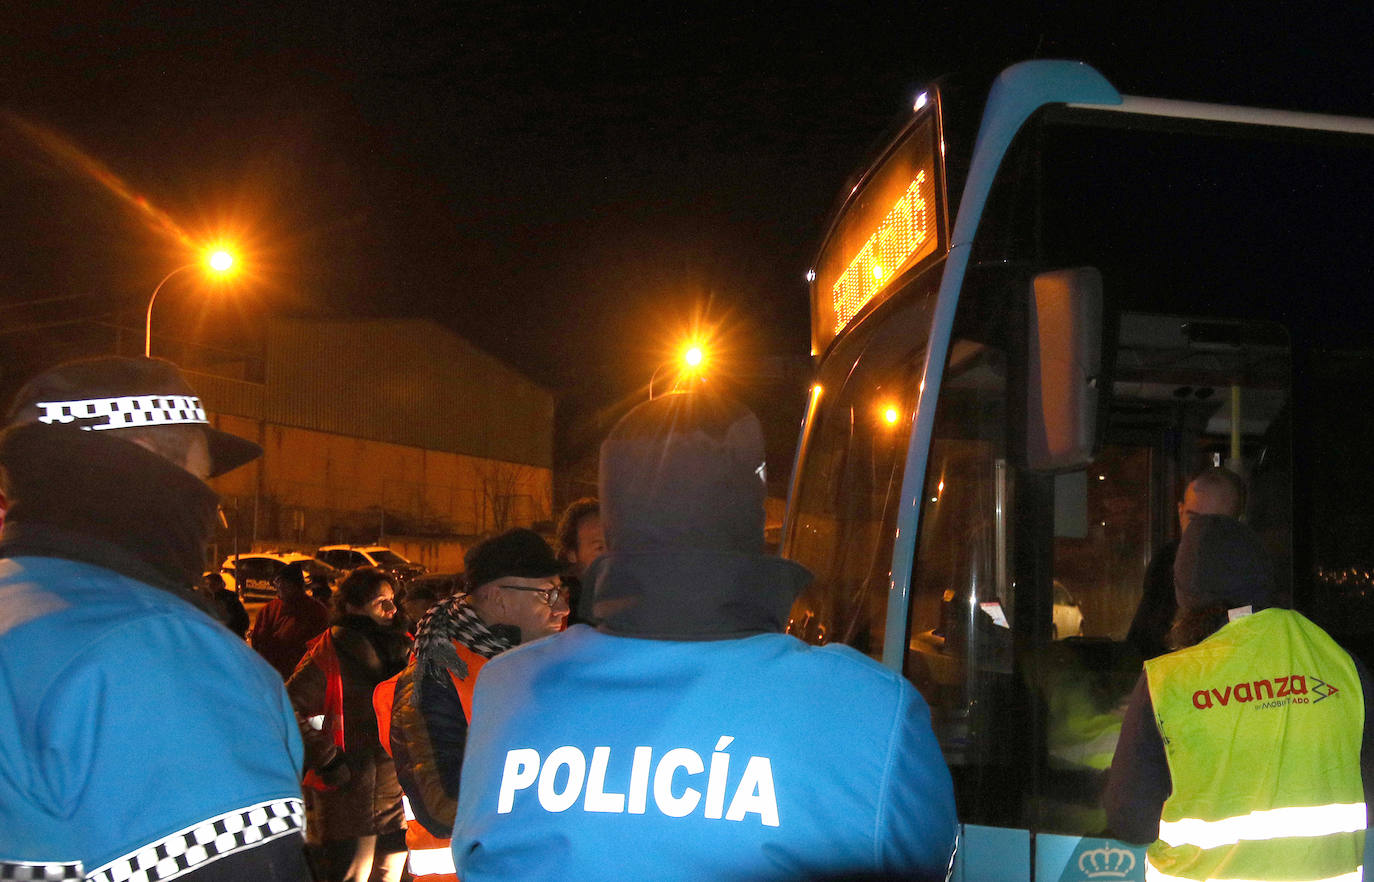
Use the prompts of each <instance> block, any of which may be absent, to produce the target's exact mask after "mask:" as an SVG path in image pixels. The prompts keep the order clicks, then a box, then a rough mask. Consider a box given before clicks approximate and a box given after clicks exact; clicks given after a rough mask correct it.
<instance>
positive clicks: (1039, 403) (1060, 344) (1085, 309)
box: [1026, 266, 1103, 472]
mask: <svg viewBox="0 0 1374 882" xmlns="http://www.w3.org/2000/svg"><path fill="white" fill-rule="evenodd" d="M1028 302H1029V310H1030V315H1029V316H1028V322H1027V328H1026V360H1027V368H1026V467H1027V468H1029V469H1032V470H1034V471H1046V472H1060V471H1065V470H1069V469H1080V468H1083V467H1084V466H1086V465H1087V464H1088V463H1090V462H1092V459H1093V455H1094V454H1095V453H1096V452H1097V451H1096V447H1097V438H1098V432H1097V410H1098V402H1099V400H1100V398H1101V394H1100V393H1101V389H1100V386H1101V383H1102V382H1103V376H1102V274H1101V273H1100V272H1098V271H1097V269H1096V268H1094V267H1090V266H1088V267H1076V268H1073V269H1062V270H1052V271H1050V272H1044V273H1040V274H1039V275H1037V276H1036V277H1035V278H1034V279H1032V280H1031V291H1030V298H1029V301H1028Z"/></svg>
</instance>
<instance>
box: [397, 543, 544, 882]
mask: <svg viewBox="0 0 1374 882" xmlns="http://www.w3.org/2000/svg"><path fill="white" fill-rule="evenodd" d="M465 563H466V578H467V584H468V586H469V592H468V593H467V594H466V595H457V596H454V597H450V598H449V599H447V600H445V601H443V602H441V603H439V604H438V605H437V606H435V607H434V608H432V609H431V610H430V611H429V613H427V614H426V615H425V617H424V618H422V619H421V620H420V622H419V624H418V625H417V626H416V632H415V647H414V654H413V656H412V658H411V661H410V664H409V665H407V666H406V669H405V670H404V671H402V672H401V673H400V674H398V675H397V676H395V677H392V678H391V679H390V680H387V681H386V682H384V683H382V684H381V685H380V686H378V687H377V691H376V693H375V694H374V696H373V704H374V706H375V708H376V711H377V727H378V731H379V733H381V739H382V746H383V747H385V748H387V749H388V750H389V751H390V752H391V755H392V756H393V757H394V758H395V761H396V774H397V777H398V778H399V779H400V781H401V787H402V789H403V790H404V791H405V795H406V800H407V802H408V804H409V809H410V811H409V812H407V819H408V825H407V829H406V846H407V848H408V849H409V850H410V872H411V873H412V874H413V875H414V877H415V878H416V879H417V880H425V882H438V880H452V879H455V876H454V874H453V856H452V854H451V853H450V852H449V842H448V839H449V836H450V835H451V833H452V831H453V819H454V815H455V814H456V812H457V808H458V780H459V774H460V772H461V771H462V767H463V750H464V747H465V745H466V743H467V731H468V721H469V720H471V718H472V689H473V685H474V684H475V683H476V680H477V673H478V671H480V670H481V668H482V666H483V665H484V664H486V661H487V659H490V658H492V657H493V656H495V655H498V654H499V653H502V652H504V651H506V650H507V649H510V648H511V647H513V646H515V645H516V644H519V643H528V642H530V641H533V640H536V639H538V638H540V637H545V636H548V635H550V634H554V633H556V632H558V631H561V630H562V629H563V626H564V622H565V620H566V619H567V616H568V604H567V596H566V594H565V592H564V589H563V587H562V586H561V585H560V583H559V579H558V574H559V572H561V570H562V566H561V565H560V564H559V562H558V560H557V559H556V558H555V557H554V555H553V551H552V550H551V549H550V548H549V546H548V543H546V542H545V541H544V540H543V539H542V538H541V537H540V536H539V534H538V533H535V532H534V531H533V530H525V529H516V530H510V531H508V532H506V533H502V534H501V535H499V536H496V537H495V538H492V539H488V540H487V541H485V542H483V543H481V544H480V545H477V546H475V547H473V548H472V549H471V550H470V551H469V552H468V554H467V556H466V560H465Z"/></svg>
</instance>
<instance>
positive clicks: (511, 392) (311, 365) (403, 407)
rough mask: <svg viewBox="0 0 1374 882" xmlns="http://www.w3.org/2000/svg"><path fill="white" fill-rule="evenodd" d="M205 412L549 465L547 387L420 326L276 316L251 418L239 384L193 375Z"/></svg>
mask: <svg viewBox="0 0 1374 882" xmlns="http://www.w3.org/2000/svg"><path fill="white" fill-rule="evenodd" d="M193 381H194V382H196V383H197V389H198V391H200V392H201V395H202V398H204V399H205V401H206V405H207V407H209V408H210V409H212V410H214V411H217V412H221V413H235V414H241V415H243V416H254V417H256V418H258V419H265V420H266V421H267V422H269V423H276V424H278V425H285V426H298V427H300V428H305V429H313V430H316V431H321V432H332V433H335V434H339V435H347V436H351V437H354V438H366V439H370V440H375V441H386V442H389V443H393V444H404V445H408V446H411V447H420V448H424V449H427V450H439V451H447V452H450V453H462V454H467V455H469V456H478V457H483V458H488V459H496V460H504V461H506V462H515V463H522V464H526V465H533V466H539V467H542V468H551V467H552V465H553V418H554V398H553V394H552V393H551V392H549V391H548V390H547V389H544V388H543V387H541V386H539V385H537V384H535V383H534V382H533V381H531V380H529V379H528V378H526V377H524V376H523V375H521V374H519V373H518V372H516V371H515V370H513V369H511V368H510V367H508V366H506V365H505V364H503V363H502V362H500V361H499V360H497V359H496V358H493V357H492V356H490V355H487V354H486V353H485V352H482V351H481V350H479V349H477V348H476V347H474V346H473V345H472V344H470V343H468V342H467V341H465V340H463V339H461V338H460V337H458V336H456V335H455V334H452V333H450V332H449V331H446V330H444V329H443V328H441V327H439V326H438V325H436V324H434V323H432V322H428V321H421V320H366V319H359V320H321V319H308V320H306V319H301V320H293V319H274V320H272V321H271V322H270V323H269V325H268V330H267V353H266V385H265V386H263V387H256V388H260V389H262V390H263V391H262V393H261V396H262V397H261V400H260V403H258V404H257V408H258V410H257V412H256V413H249V412H247V411H248V410H249V409H251V408H253V407H254V406H255V402H254V401H253V400H252V396H251V395H250V394H247V392H246V391H245V390H243V389H239V388H237V387H239V386H252V385H253V384H244V383H237V382H235V381H223V380H216V379H215V378H203V377H200V376H197V377H195V378H194V379H193Z"/></svg>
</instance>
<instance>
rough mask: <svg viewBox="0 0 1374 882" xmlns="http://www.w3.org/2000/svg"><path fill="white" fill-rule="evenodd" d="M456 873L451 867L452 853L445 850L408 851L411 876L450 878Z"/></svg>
mask: <svg viewBox="0 0 1374 882" xmlns="http://www.w3.org/2000/svg"><path fill="white" fill-rule="evenodd" d="M456 872H458V871H457V869H456V868H455V867H454V866H453V851H452V850H450V849H447V848H413V849H411V851H410V873H411V875H412V876H437V875H447V876H451V875H453V874H454V873H456Z"/></svg>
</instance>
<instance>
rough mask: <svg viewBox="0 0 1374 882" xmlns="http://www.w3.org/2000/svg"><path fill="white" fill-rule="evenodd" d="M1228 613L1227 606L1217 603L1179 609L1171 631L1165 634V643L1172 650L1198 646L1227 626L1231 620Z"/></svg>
mask: <svg viewBox="0 0 1374 882" xmlns="http://www.w3.org/2000/svg"><path fill="white" fill-rule="evenodd" d="M1227 613H1228V610H1227V608H1226V607H1224V606H1220V605H1217V604H1213V605H1211V606H1205V607H1203V608H1202V609H1190V610H1182V609H1181V610H1179V611H1178V613H1177V614H1176V615H1175V616H1174V623H1173V625H1172V626H1170V628H1169V633H1168V634H1166V635H1165V636H1164V645H1165V646H1167V647H1168V648H1169V649H1170V651H1172V650H1175V649H1186V648H1188V647H1189V646H1196V645H1197V644H1199V643H1201V642H1202V641H1204V640H1206V639H1207V638H1208V637H1211V636H1212V635H1213V634H1215V633H1216V632H1218V631H1220V630H1221V629H1222V628H1224V627H1225V626H1226V623H1227V622H1229V621H1230V620H1231V619H1230V616H1229V615H1228V614H1227Z"/></svg>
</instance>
